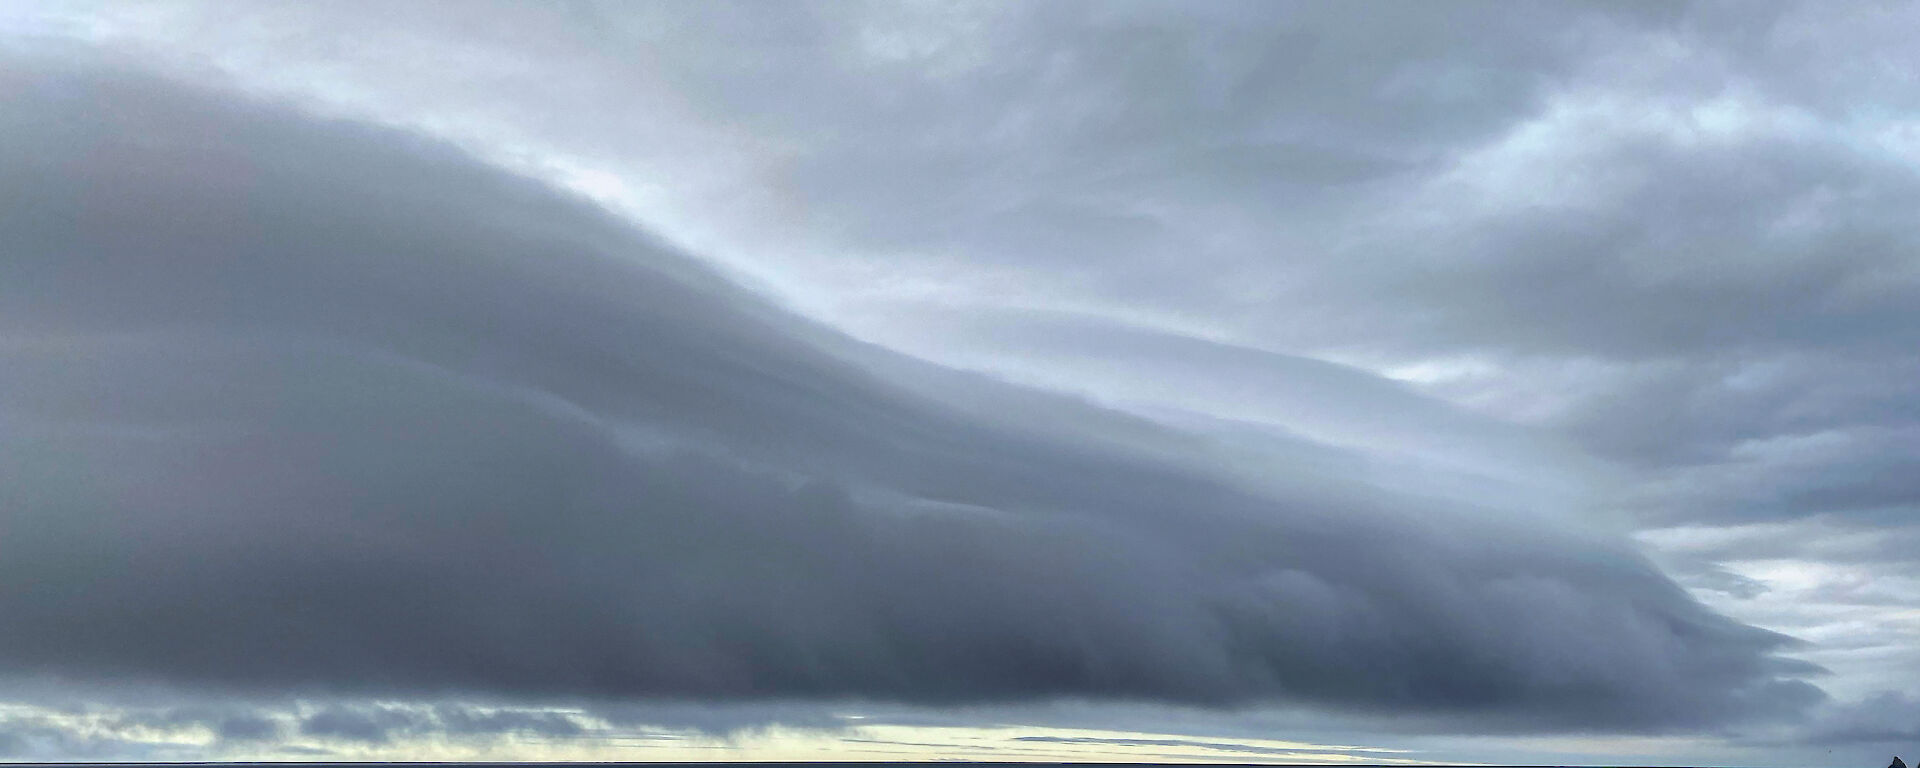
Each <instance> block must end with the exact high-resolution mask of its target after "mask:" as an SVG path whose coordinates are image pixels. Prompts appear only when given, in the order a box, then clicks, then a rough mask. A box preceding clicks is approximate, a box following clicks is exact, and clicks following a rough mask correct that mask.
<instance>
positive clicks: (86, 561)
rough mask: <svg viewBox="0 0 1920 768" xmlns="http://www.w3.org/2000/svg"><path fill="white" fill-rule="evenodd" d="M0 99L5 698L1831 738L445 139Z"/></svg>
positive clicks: (1508, 587) (1658, 595) (1678, 630)
mask: <svg viewBox="0 0 1920 768" xmlns="http://www.w3.org/2000/svg"><path fill="white" fill-rule="evenodd" d="M9 63H10V65H11V66H9V67H8V68H7V70H6V73H5V74H4V75H0V76H3V77H4V78H5V80H4V85H3V86H0V87H4V89H5V92H6V93H7V99H8V102H9V109H7V110H5V111H4V113H0V133H3V134H4V135H5V136H6V137H7V141H6V142H5V144H4V146H3V147H0V164H4V167H0V195H4V197H5V199H7V200H8V201H10V204H9V205H7V206H6V208H5V210H4V212H0V238H3V239H4V242H5V243H6V250H5V256H4V257H3V258H4V262H0V263H4V269H5V271H6V273H7V279H5V280H4V281H0V356H4V363H3V364H0V387H3V388H4V389H3V390H0V391H3V392H4V397H0V420H3V422H4V424H5V432H4V434H5V435H6V437H5V438H4V440H0V488H4V489H5V490H4V491H0V493H4V494H5V498H4V499H0V515H4V516H5V519H4V521H3V522H4V525H5V528H6V530H7V531H8V534H7V536H6V537H5V538H4V539H0V614H3V615H5V616H6V617H7V621H6V622H5V623H4V624H0V649H4V650H3V651H0V666H4V667H5V668H6V669H8V670H10V671H12V672H14V673H37V674H52V675H57V676H66V677H72V678H75V679H105V678H126V679H143V678H144V679H153V680H159V681H166V682H173V683H183V684H189V685H193V686H202V687H208V686H211V687H215V688H219V687H233V688H239V689H261V688H275V687H294V688H299V689H311V690H339V691H350V692H355V693H399V694H409V695H425V694H443V693H461V692H474V693H486V694H496V695H518V696H525V697H533V698H541V697H589V698H600V699H622V698H635V697H643V698H644V697H680V698H699V699H784V698H815V699H840V698H872V699H882V700H892V701H903V702H915V703H936V704H937V703H982V702H1005V701H1018V700H1034V699H1049V698H1059V697H1069V698H1094V699H1125V700H1149V701H1162V702H1176V703H1187V704H1201V705H1232V704H1244V703H1252V702H1295V703H1306V704H1312V705H1316V706H1322V707H1330V708H1334V709H1340V710H1350V711H1359V712H1374V713H1405V714H1430V715H1441V714H1444V715H1448V716H1454V717H1463V718H1468V719H1471V720H1473V721H1475V722H1478V723H1481V724H1483V725H1484V726H1486V727H1514V728H1555V727H1572V726H1577V727H1580V728H1629V729H1662V728H1678V727H1690V726H1699V725H1704V724H1710V723H1716V722H1724V721H1728V720H1734V719H1740V718H1747V717H1755V716H1770V715H1782V714H1788V713H1792V712H1794V711H1797V710H1798V709H1799V708H1801V707H1803V706H1805V705H1807V704H1809V703H1811V702H1813V701H1815V700H1817V698H1818V697H1819V693H1818V691H1817V690H1816V689H1813V688H1812V687H1811V686H1809V685H1807V684H1806V683H1804V682H1801V681H1800V680H1799V679H1798V678H1799V677H1801V676H1803V675H1804V674H1806V673H1807V672H1808V671H1809V670H1808V669H1807V668H1806V667H1805V666H1804V665H1795V664H1792V663H1788V662H1786V661H1783V660H1781V659H1780V658H1779V657H1777V656H1776V655H1775V653H1776V652H1777V651H1779V650H1781V649H1782V648H1783V647H1784V646H1785V644H1786V641H1785V639H1784V638H1783V637H1781V636H1779V635H1776V634H1773V633H1770V632H1766V631H1762V630H1758V629H1755V628H1752V627H1748V626H1744V625H1742V624H1739V623H1736V622H1733V621H1730V620H1728V619H1725V618H1723V617H1721V616H1719V615H1716V614H1714V613H1712V612H1710V611H1708V610H1707V609H1705V608H1703V607H1702V606H1701V605H1700V604H1698V603H1697V602H1696V601H1694V600H1693V599H1692V598H1690V597H1689V596H1687V594H1686V593H1685V592H1683V591H1682V590H1681V589H1680V588H1679V587H1677V586H1676V585H1674V584H1673V583H1672V582H1671V581H1669V580H1668V579H1667V578H1666V577H1665V576H1663V575H1662V574H1661V573H1660V572H1659V571H1658V570H1656V569H1655V568H1654V567H1653V566H1652V565H1651V564H1649V563H1648V562H1646V561H1645V560H1644V559H1643V558H1641V557H1640V556H1639V555H1637V554H1636V553H1635V552H1634V551H1633V549H1632V548H1631V546H1630V545H1629V544H1628V543H1627V542H1625V541H1622V540H1619V539H1616V538H1612V537H1608V536H1604V535H1599V534H1596V533H1593V532H1591V531H1586V530H1584V529H1581V528H1577V527H1568V526H1562V525H1548V524H1544V523H1543V522H1542V519H1541V518H1538V517H1533V516H1529V515H1525V514H1514V513H1512V512H1508V511H1495V510H1492V509H1488V508H1483V507H1475V506H1470V505H1465V504H1461V503H1459V502H1455V501H1446V500H1442V499H1440V498H1438V497H1434V498H1423V497H1420V496H1416V495H1413V494H1410V493H1404V492H1388V491H1385V490H1381V489H1377V488H1374V487H1372V486H1370V485H1368V484H1367V483H1365V482H1362V481H1361V480H1360V479H1359V478H1357V477H1355V476H1352V475H1350V474H1343V473H1341V472H1340V471H1337V470H1336V469H1325V470H1324V471H1323V470H1320V469H1316V470H1314V471H1310V472H1286V471H1281V472H1276V473H1272V474H1270V475H1267V476H1257V475H1254V474H1252V473H1248V472H1244V471H1237V470H1234V469H1232V468H1233V467H1236V466H1245V462H1240V463H1236V462H1235V461H1234V457H1235V456H1237V455H1238V454H1236V453H1235V451H1236V450H1238V449H1237V448H1235V447H1233V446H1231V445H1228V444H1225V443H1222V442H1220V441H1217V440H1214V439H1211V438H1205V437H1202V436H1199V435H1196V434H1192V433H1188V432H1183V431H1179V430H1174V429H1172V428H1169V427H1165V426H1161V425H1159V424H1155V423H1152V422H1147V421H1142V420H1139V419H1137V418H1134V417H1129V416H1124V415H1121V414H1118V413H1115V412H1111V411H1106V410H1102V409H1100V408H1097V407H1094V406H1091V405H1088V404H1085V403H1083V402H1079V401H1075V400H1072V399H1069V398H1065V397H1060V396H1055V395H1050V394H1043V393H1040V392H1038V391H1033V390H1025V389H1021V388H1018V387H1014V386H1011V385H1006V384H1002V383H997V382H995V381H993V380H990V379H987V378H984V377H979V376H975V375H972V374H965V373H960V372H956V371H951V370H946V369H941V368H937V367H934V366H931V365H928V364H925V363H921V362H919V361H916V360H913V359H911V358H906V357H902V356H899V355H897V354H895V353H891V352H887V351H884V350H881V349H878V348H874V347H869V346H866V345H862V344H859V343H856V342H853V341H850V340H848V339H846V338H844V337H842V336H840V335H838V334H837V333H835V332H833V331H831V330H828V329H826V328H824V327H821V326H818V325H815V324H813V323H811V322H809V321H806V320H803V319H801V318H800V317H798V316H796V315H792V314H789V313H787V312H785V311H783V310H780V309H778V308H776V307H774V306H772V305H770V304H768V303H766V302H765V301H763V300H761V299H758V298H756V297H754V296H753V295H751V294H749V293H747V292H745V291H743V290H740V289H738V288H735V287H733V286H732V285H730V284H729V283H727V282H726V281H725V280H722V279H721V278H719V277H718V276H716V275H715V274H714V273H712V272H711V271H710V270H709V269H707V268H705V267H704V266H702V265H701V264H700V263H699V262H698V261H696V260H694V259H692V258H689V257H688V256H686V255H683V254H681V253H678V252H676V251H674V250H673V249H672V248H669V247H666V246H664V245H662V244H661V243H659V242H658V241H656V240H654V239H652V238H650V237H648V236H647V235H646V234H644V233H642V232H638V231H635V230H634V229H633V228H632V227H631V226H630V225H627V224H625V223H623V222H621V221H619V220H617V219H616V218H614V217H613V216H611V215H608V214H606V213H604V212H602V211H599V210H597V209H595V208H593V207H591V206H589V205H587V204H585V203H583V202H581V201H579V200H576V199H573V198H570V197H567V196H564V195H561V194H558V193H555V192H553V191H552V190H550V189H547V188H544V187H543V186H541V185H539V184H536V183H533V182H531V181H528V180H525V179H522V178H518V177H515V176H512V175H509V174H506V173H503V172H500V171H497V170H494V169H491V168H489V167H486V166H485V165H483V164H480V163H477V162H476V161H474V160H472V159H470V158H468V157H466V156H464V155H462V154H460V153H458V152H455V151H453V150H451V149H449V148H448V147H446V146H443V145H439V144H436V143H434V142H432V141H428V140H426V139H423V138H420V137H417V136H414V135H410V134H407V133H402V132H397V131H392V130H386V129H376V128H371V127H367V126H364V125H358V124H353V123H348V122H340V121H328V120H322V119H318V118H313V117H308V116H304V115H302V114H301V113H299V112H298V111H296V110H293V109H291V108H286V107H280V106H273V105H270V104H266V103H262V102H257V101H251V100H247V99H242V98H239V97H235V96H232V95H229V94H222V93H218V92H213V91H204V90H197V89H194V88H188V87H185V86H180V85H176V84H172V83H169V82H166V81H162V80H159V79H155V78H152V77H149V76H144V75H138V74H132V73H130V72H127V71H123V70H119V69H115V68H112V67H104V66H78V65H71V64H62V63H56V62H54V61H52V60H47V59H29V60H17V61H13V62H9ZM1327 450H1329V451H1332V450H1333V449H1327ZM335 725H337V726H338V727H340V728H350V727H352V726H353V725H354V724H353V723H350V722H348V721H347V720H340V722H338V723H335ZM316 727H320V726H316ZM329 727H331V726H329Z"/></svg>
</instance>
